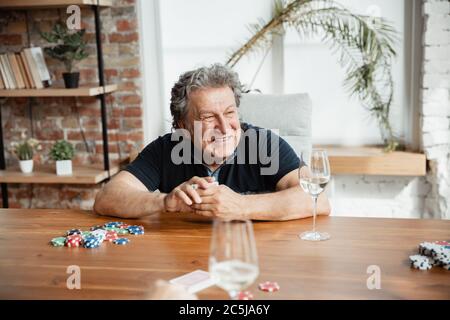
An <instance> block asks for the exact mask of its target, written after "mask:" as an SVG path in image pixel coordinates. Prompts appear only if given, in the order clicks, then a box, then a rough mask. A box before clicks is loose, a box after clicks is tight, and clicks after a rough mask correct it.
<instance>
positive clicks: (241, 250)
mask: <svg viewBox="0 0 450 320" xmlns="http://www.w3.org/2000/svg"><path fill="white" fill-rule="evenodd" d="M209 272H210V274H211V277H212V278H213V279H214V280H215V282H216V285H217V286H219V287H220V288H222V289H224V290H225V291H227V292H228V294H229V296H230V298H231V299H233V300H236V299H237V295H238V293H239V292H240V291H242V290H244V289H246V288H247V287H248V286H250V285H251V284H252V283H253V282H254V281H255V280H256V278H257V277H258V274H259V267H258V257H257V253H256V245H255V238H254V235H253V226H252V222H251V221H250V220H244V221H237V220H233V221H230V220H223V219H216V220H214V222H213V230H212V237H211V251H210V255H209Z"/></svg>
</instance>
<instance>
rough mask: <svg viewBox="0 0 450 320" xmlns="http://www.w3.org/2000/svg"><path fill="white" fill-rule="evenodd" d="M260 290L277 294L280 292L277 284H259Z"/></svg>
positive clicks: (268, 282)
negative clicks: (276, 292)
mask: <svg viewBox="0 0 450 320" xmlns="http://www.w3.org/2000/svg"><path fill="white" fill-rule="evenodd" d="M259 290H261V291H264V292H275V291H278V290H280V286H279V285H278V283H277V282H272V281H266V282H261V283H260V284H259Z"/></svg>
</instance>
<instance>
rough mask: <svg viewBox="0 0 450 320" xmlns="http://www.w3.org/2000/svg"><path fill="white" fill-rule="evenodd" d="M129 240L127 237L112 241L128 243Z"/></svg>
mask: <svg viewBox="0 0 450 320" xmlns="http://www.w3.org/2000/svg"><path fill="white" fill-rule="evenodd" d="M129 242H130V239H128V238H118V239H116V240H114V241H113V243H114V244H119V245H124V244H128V243H129Z"/></svg>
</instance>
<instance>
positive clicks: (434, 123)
mask: <svg viewBox="0 0 450 320" xmlns="http://www.w3.org/2000/svg"><path fill="white" fill-rule="evenodd" d="M422 9H423V10H422V13H423V17H424V32H423V39H422V40H423V65H422V85H421V105H422V110H421V122H422V137H423V139H422V140H423V141H422V142H423V150H424V151H425V153H426V155H427V158H428V159H429V160H430V171H429V173H428V175H427V181H428V182H429V183H430V185H431V191H430V192H429V193H428V195H427V198H426V200H425V210H426V212H427V213H428V214H429V215H430V216H433V217H436V218H439V217H442V218H447V219H450V2H449V1H447V0H441V1H438V0H424V1H423V7H422Z"/></svg>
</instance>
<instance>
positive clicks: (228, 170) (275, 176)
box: [125, 123, 303, 193]
mask: <svg viewBox="0 0 450 320" xmlns="http://www.w3.org/2000/svg"><path fill="white" fill-rule="evenodd" d="M241 128H242V130H243V134H242V137H241V140H240V142H239V144H238V147H237V148H236V150H235V153H234V155H233V156H232V157H230V158H229V159H227V161H226V162H225V163H224V164H222V165H221V166H220V167H219V168H218V169H216V170H214V172H212V171H211V170H209V168H208V167H207V166H206V165H205V164H203V163H198V161H197V163H196V162H195V161H194V156H193V155H192V156H191V157H190V160H191V161H186V162H188V163H180V164H176V163H174V161H172V157H171V155H172V150H173V148H174V147H175V146H176V145H177V143H179V141H178V140H177V141H172V139H173V138H172V135H173V133H168V134H165V135H164V136H162V137H161V136H160V137H159V138H157V139H156V140H154V141H153V142H151V143H150V144H148V145H147V146H146V147H145V148H144V149H143V150H142V152H140V153H139V155H138V156H137V158H136V159H135V160H134V161H133V162H132V163H130V164H129V165H128V166H127V167H126V168H125V170H126V171H128V172H130V173H131V174H133V175H134V176H135V177H136V178H138V179H139V180H140V181H141V182H142V183H143V184H144V185H145V186H146V187H147V189H148V190H150V191H155V190H159V191H161V192H164V193H169V192H171V191H172V190H173V189H174V188H175V187H177V186H178V185H180V184H181V183H183V182H185V181H188V180H189V179H190V178H192V177H194V176H199V177H207V176H209V175H214V176H215V177H218V182H219V184H225V185H227V186H228V187H229V188H231V189H232V190H234V191H235V192H238V193H261V192H271V191H275V187H276V185H277V183H278V181H279V180H280V179H281V178H283V177H284V176H285V175H286V174H287V173H289V172H291V171H292V170H294V169H298V168H299V165H300V162H301V160H300V159H299V157H298V156H297V155H296V153H295V151H294V150H293V149H292V148H291V146H290V145H289V144H288V143H287V142H286V141H285V140H283V139H282V138H281V137H279V136H277V135H275V133H273V132H272V131H270V130H266V129H263V128H259V127H256V126H252V125H250V124H247V123H241ZM248 130H252V134H254V133H256V135H255V136H256V142H257V144H256V145H255V143H254V142H255V139H252V138H249V136H248V135H247V134H249V133H250V131H248ZM251 140H252V141H253V147H251V143H249V142H250V141H251ZM272 140H273V142H272ZM277 140H278V141H277ZM277 142H278V143H277ZM189 143H190V144H191V145H192V149H191V151H192V152H191V153H192V154H194V152H193V149H194V147H193V144H192V142H190V140H189ZM272 149H273V150H272ZM176 150H177V151H179V148H177V149H176ZM256 150H257V153H258V155H257V156H255V151H256ZM179 154H180V155H183V151H181V152H179ZM272 156H273V157H272ZM274 161H275V162H274ZM175 162H176V161H175ZM302 163H303V162H302ZM264 170H265V172H264ZM216 180H217V179H216Z"/></svg>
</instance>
